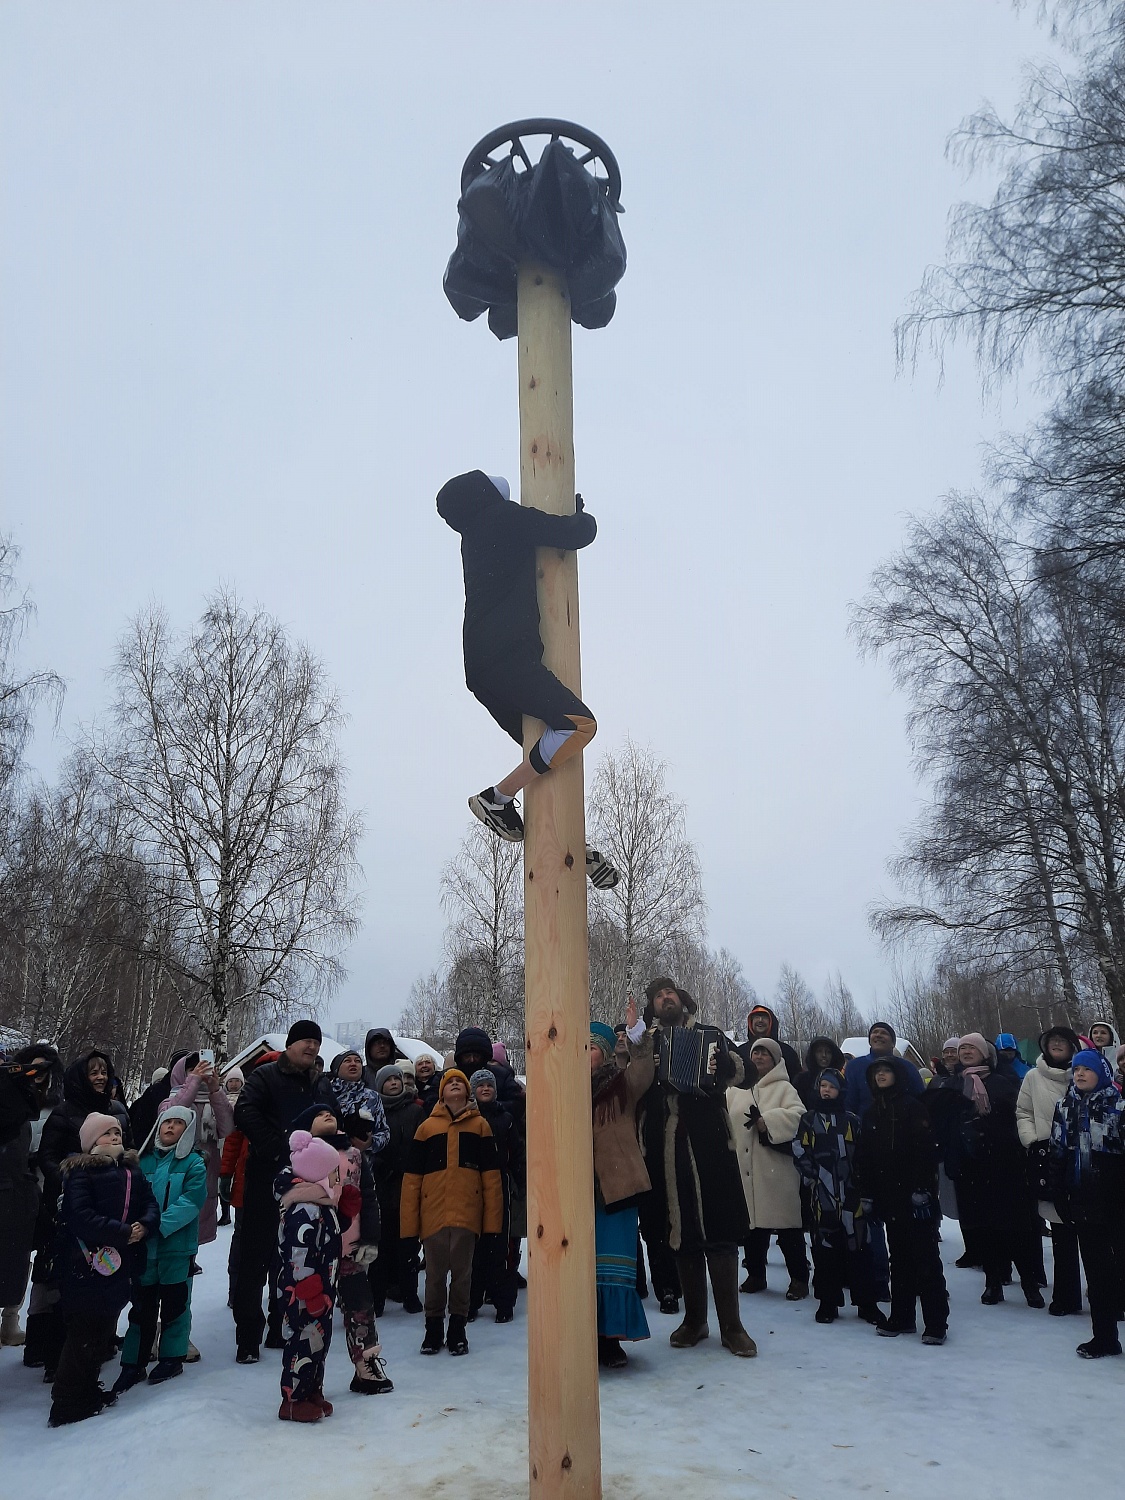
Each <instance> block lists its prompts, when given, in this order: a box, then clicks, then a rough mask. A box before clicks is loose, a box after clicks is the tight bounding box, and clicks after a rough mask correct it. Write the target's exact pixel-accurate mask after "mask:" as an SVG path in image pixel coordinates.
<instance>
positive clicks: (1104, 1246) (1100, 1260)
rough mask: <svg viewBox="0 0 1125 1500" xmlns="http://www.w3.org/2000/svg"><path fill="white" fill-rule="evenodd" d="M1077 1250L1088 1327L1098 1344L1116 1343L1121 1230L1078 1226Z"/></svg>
mask: <svg viewBox="0 0 1125 1500" xmlns="http://www.w3.org/2000/svg"><path fill="white" fill-rule="evenodd" d="M1078 1246H1079V1249H1080V1250H1081V1251H1082V1264H1083V1266H1084V1267H1085V1269H1086V1295H1087V1297H1088V1298H1089V1299H1090V1323H1091V1325H1092V1327H1093V1332H1094V1340H1095V1342H1096V1343H1099V1344H1106V1345H1113V1344H1116V1343H1117V1322H1118V1319H1119V1318H1120V1316H1121V1312H1122V1306H1121V1300H1122V1297H1123V1296H1125V1239H1123V1237H1122V1232H1121V1228H1120V1227H1119V1226H1117V1225H1112V1226H1111V1225H1108V1224H1079V1226H1078Z"/></svg>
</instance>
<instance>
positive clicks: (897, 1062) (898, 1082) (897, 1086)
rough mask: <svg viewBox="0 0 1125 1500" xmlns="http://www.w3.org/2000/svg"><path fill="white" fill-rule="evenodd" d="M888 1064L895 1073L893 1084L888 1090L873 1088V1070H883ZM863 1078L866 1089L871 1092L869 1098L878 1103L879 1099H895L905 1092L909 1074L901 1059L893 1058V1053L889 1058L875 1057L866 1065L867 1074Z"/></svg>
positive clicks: (886, 1056)
mask: <svg viewBox="0 0 1125 1500" xmlns="http://www.w3.org/2000/svg"><path fill="white" fill-rule="evenodd" d="M888 1063H890V1065H891V1067H892V1068H893V1069H894V1072H895V1081H894V1084H893V1085H892V1087H891V1088H889V1089H877V1088H876V1087H875V1069H876V1068H885V1067H886V1066H887V1064H888ZM864 1076H865V1077H866V1079H867V1087H868V1088H869V1089H870V1090H871V1098H872V1100H873V1101H874V1102H875V1103H878V1101H879V1100H880V1099H895V1098H897V1097H898V1096H899V1095H900V1094H904V1093H906V1091H907V1080H908V1078H909V1074H908V1073H907V1071H906V1067H905V1065H904V1064H903V1061H902V1058H901V1057H895V1055H894V1054H893V1053H891V1054H890V1055H889V1056H888V1055H887V1054H886V1053H884V1054H883V1056H882V1057H877V1058H876V1059H875V1061H874V1062H872V1063H868V1065H867V1072H866V1074H865V1075H864Z"/></svg>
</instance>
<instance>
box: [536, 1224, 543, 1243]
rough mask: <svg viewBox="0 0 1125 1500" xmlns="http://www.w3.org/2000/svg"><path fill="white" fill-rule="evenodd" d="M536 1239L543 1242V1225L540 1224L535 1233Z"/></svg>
mask: <svg viewBox="0 0 1125 1500" xmlns="http://www.w3.org/2000/svg"><path fill="white" fill-rule="evenodd" d="M535 1238H536V1239H537V1240H541V1239H542V1238H543V1226H542V1224H540V1226H539V1228H538V1229H537V1230H536V1231H535Z"/></svg>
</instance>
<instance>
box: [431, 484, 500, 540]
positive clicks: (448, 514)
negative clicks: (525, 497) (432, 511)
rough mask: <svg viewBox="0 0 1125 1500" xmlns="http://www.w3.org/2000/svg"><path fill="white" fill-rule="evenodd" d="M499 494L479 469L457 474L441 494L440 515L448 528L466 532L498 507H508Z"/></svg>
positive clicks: (443, 486) (438, 506)
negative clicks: (488, 511)
mask: <svg viewBox="0 0 1125 1500" xmlns="http://www.w3.org/2000/svg"><path fill="white" fill-rule="evenodd" d="M509 504H511V502H510V501H508V500H505V499H504V497H503V495H502V494H501V493H500V491H499V490H498V489H497V488H496V486H495V485H494V484H493V482H492V480H491V479H489V477H488V475H487V474H485V473H484V472H483V471H482V470H480V469H471V470H470V471H469V473H468V474H458V475H457V477H456V478H455V479H450V480H448V481H447V482H446V483H445V484H443V485H442V487H441V489H440V490H438V496H437V511H438V515H439V516H440V517H441V518H442V520H443V521H444V522H445V524H446V525H447V526H452V528H453V530H454V531H464V530H465V527H466V526H468V525H469V524H470V523H471V522H472V521H474V520H476V518H477V517H478V516H479V515H481V514H482V513H483V512H484V511H486V510H490V509H491V508H492V507H493V506H495V505H509Z"/></svg>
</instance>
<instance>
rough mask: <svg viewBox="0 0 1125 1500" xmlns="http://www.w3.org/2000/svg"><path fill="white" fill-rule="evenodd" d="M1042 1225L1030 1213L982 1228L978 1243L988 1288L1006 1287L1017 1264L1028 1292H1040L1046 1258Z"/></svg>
mask: <svg viewBox="0 0 1125 1500" xmlns="http://www.w3.org/2000/svg"><path fill="white" fill-rule="evenodd" d="M1038 1234H1039V1227H1038V1221H1037V1220H1036V1219H1034V1218H1033V1217H1032V1215H1031V1213H1030V1212H1027V1213H1020V1214H1019V1215H1018V1217H1016V1218H1014V1219H1010V1220H1008V1221H1007V1222H1006V1223H1003V1224H996V1223H993V1224H981V1225H979V1226H978V1228H977V1243H978V1245H979V1246H980V1251H981V1258H982V1260H983V1262H984V1280H985V1285H986V1286H990V1287H998V1286H1003V1285H1004V1282H1005V1280H1006V1279H1007V1276H1008V1271H1009V1267H1011V1266H1012V1265H1013V1264H1014V1265H1015V1268H1016V1274H1017V1275H1018V1276H1019V1279H1020V1286H1022V1287H1023V1288H1024V1290H1025V1291H1036V1292H1037V1291H1038V1290H1039V1270H1040V1262H1041V1261H1042V1258H1043V1254H1042V1250H1041V1248H1040V1245H1039V1243H1038V1242H1037V1237H1038Z"/></svg>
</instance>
